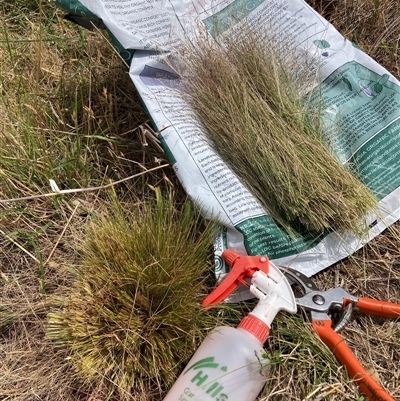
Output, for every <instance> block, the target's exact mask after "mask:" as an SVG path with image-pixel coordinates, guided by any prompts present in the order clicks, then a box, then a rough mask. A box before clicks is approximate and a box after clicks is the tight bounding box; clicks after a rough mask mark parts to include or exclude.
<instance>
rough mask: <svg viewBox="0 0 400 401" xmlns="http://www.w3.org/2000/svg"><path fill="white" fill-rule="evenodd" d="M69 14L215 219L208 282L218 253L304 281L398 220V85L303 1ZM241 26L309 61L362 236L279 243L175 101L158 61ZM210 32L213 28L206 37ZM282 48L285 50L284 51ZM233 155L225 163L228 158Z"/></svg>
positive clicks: (206, 1) (80, 6)
mask: <svg viewBox="0 0 400 401" xmlns="http://www.w3.org/2000/svg"><path fill="white" fill-rule="evenodd" d="M55 1H56V3H57V4H58V5H59V6H61V7H63V8H64V9H66V10H68V11H69V12H71V13H73V14H76V15H80V16H87V17H90V18H93V17H95V18H98V19H100V20H101V21H102V23H103V24H104V26H105V27H106V28H107V29H108V31H109V32H110V34H111V37H112V38H113V40H114V42H115V44H116V46H117V47H118V49H119V50H120V53H121V55H122V57H124V58H125V59H126V60H127V61H128V62H129V64H130V76H131V79H132V81H133V83H134V85H135V86H136V88H137V90H138V92H139V94H140V96H141V98H142V100H143V103H144V105H145V107H146V108H147V111H148V113H149V116H150V118H151V120H152V122H153V124H154V127H155V128H156V129H157V131H158V132H159V133H160V134H159V135H160V139H161V141H162V144H163V147H164V150H165V152H166V154H167V156H168V158H169V160H170V162H171V164H172V166H173V169H174V171H175V173H176V174H177V176H178V178H179V180H180V182H181V183H182V185H183V187H184V189H185V191H186V192H187V194H188V195H189V196H190V198H191V199H192V200H194V201H195V202H196V203H197V204H198V205H199V206H200V208H201V210H202V212H203V215H204V217H205V218H218V219H219V221H221V230H220V232H219V233H218V236H217V239H216V242H215V258H216V274H217V275H218V276H219V277H220V278H223V277H224V275H225V274H226V272H227V271H228V267H227V266H226V265H225V264H224V262H223V261H222V259H221V256H220V255H221V254H222V252H223V250H224V249H226V248H230V249H233V250H234V251H236V252H238V253H241V254H250V255H257V254H264V255H268V257H269V258H270V260H272V261H273V262H274V263H276V264H278V265H285V266H290V267H292V268H294V269H297V270H299V271H301V272H302V273H304V274H306V275H307V276H311V275H313V274H315V273H317V272H319V271H320V270H322V269H324V268H326V267H328V266H330V265H332V264H333V263H335V262H337V261H339V260H341V259H343V258H345V257H346V256H349V255H350V254H352V253H353V252H354V251H355V250H357V249H358V248H360V247H361V246H363V245H364V244H365V243H366V242H368V241H369V240H371V239H372V238H374V237H375V236H376V235H378V234H379V233H380V232H382V231H383V230H384V229H385V228H387V227H388V226H389V225H391V224H392V223H394V222H395V221H396V220H398V219H399V217H400V82H399V81H398V80H397V79H396V78H395V77H394V76H393V75H392V74H390V72H388V71H387V70H386V69H384V68H383V67H382V66H380V65H379V64H378V63H376V62H375V61H374V60H373V59H372V58H370V57H369V56H368V55H367V54H365V53H364V52H362V51H361V50H360V49H359V48H357V46H356V45H355V44H353V43H352V42H350V41H349V40H347V39H345V38H344V37H343V36H342V35H341V34H340V33H339V32H338V31H337V30H336V29H335V28H334V27H333V26H332V25H331V24H330V23H328V22H327V21H326V20H325V19H324V18H323V17H322V16H321V15H319V14H318V13H317V12H316V11H315V10H314V9H312V8H311V7H310V6H309V5H308V4H307V3H305V2H304V1H303V0H179V1H178V0H80V1H75V0H55ZM243 22H246V23H247V24H250V25H252V26H255V27H257V26H261V25H264V26H266V27H268V29H271V31H273V32H277V33H280V32H282V35H281V36H280V37H281V40H282V41H283V45H285V42H284V41H285V40H290V41H295V43H294V44H295V46H293V43H290V46H291V48H294V49H295V51H296V52H297V56H300V57H309V56H310V57H312V58H314V59H316V60H318V81H317V82H315V85H314V87H313V88H312V89H313V90H312V92H311V94H310V95H311V98H313V96H315V97H317V96H318V97H319V99H321V97H322V102H323V104H324V107H325V110H324V114H325V115H331V116H334V120H335V124H338V126H339V127H340V132H341V133H340V135H337V136H336V137H335V138H334V141H335V144H334V145H335V146H334V154H335V156H336V157H337V158H338V159H339V160H340V162H342V163H351V164H352V165H354V166H356V168H357V173H358V175H359V176H360V177H361V179H362V180H363V181H364V182H365V184H366V185H367V186H368V187H369V188H370V189H371V190H372V191H373V192H374V193H375V194H376V195H377V197H378V199H379V209H378V212H377V213H376V215H375V214H370V215H369V216H368V223H369V227H370V229H369V236H368V238H367V239H363V240H361V239H360V238H358V237H357V236H355V235H354V234H352V233H348V234H343V233H341V234H338V233H334V232H333V233H330V234H329V235H327V236H325V237H324V238H322V239H318V238H314V237H313V236H312V235H311V233H302V234H301V235H300V234H298V235H296V236H293V235H288V234H287V233H286V232H285V231H283V230H282V229H280V228H279V227H278V226H277V225H276V224H275V223H274V221H273V220H272V219H271V218H270V217H269V215H268V213H267V212H266V211H265V210H264V209H263V208H262V207H261V205H260V203H259V202H258V201H257V199H256V198H255V197H254V196H253V195H252V194H251V193H249V191H248V190H247V189H246V188H245V187H244V186H243V185H242V183H241V182H240V181H239V180H238V179H237V177H236V176H235V175H234V174H233V173H232V171H231V170H230V169H229V168H228V167H227V166H226V164H225V163H224V162H223V161H222V160H221V158H220V157H219V155H218V154H216V153H215V152H214V151H213V150H212V149H211V148H210V146H209V145H208V144H207V142H206V140H205V132H204V130H203V129H202V127H201V125H200V123H199V122H198V121H197V120H196V118H194V117H193V114H192V113H191V110H190V108H189V107H188V105H187V104H186V103H185V101H184V100H183V99H182V98H181V97H180V96H179V95H178V92H177V90H176V86H177V84H178V80H179V77H178V76H177V75H176V74H175V73H174V71H172V70H171V69H170V68H169V67H168V65H166V63H165V62H164V58H163V57H162V56H161V55H160V54H161V53H162V52H166V51H169V50H171V49H173V48H175V47H176V46H179V43H181V42H180V40H181V39H182V35H186V37H187V36H194V35H195V34H196V31H197V29H198V27H199V26H202V27H205V28H206V29H207V30H208V31H209V33H210V34H211V35H213V36H215V35H219V34H221V33H223V32H229V30H235V29H238V26H239V25H240V24H241V23H243ZM216 27H218V30H217V29H216ZM288 46H289V43H288ZM233 157H234V155H233Z"/></svg>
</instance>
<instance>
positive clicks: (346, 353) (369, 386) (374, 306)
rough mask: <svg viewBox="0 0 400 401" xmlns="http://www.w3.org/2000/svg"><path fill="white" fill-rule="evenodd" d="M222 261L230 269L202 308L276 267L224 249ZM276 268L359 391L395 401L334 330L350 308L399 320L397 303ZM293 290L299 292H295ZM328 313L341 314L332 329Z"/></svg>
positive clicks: (261, 258) (346, 318)
mask: <svg viewBox="0 0 400 401" xmlns="http://www.w3.org/2000/svg"><path fill="white" fill-rule="evenodd" d="M222 258H223V259H224V260H225V261H226V262H227V263H228V265H229V266H230V267H231V270H230V272H229V274H228V275H227V277H226V278H225V279H224V280H223V281H222V283H221V284H220V286H219V287H217V288H216V289H215V290H214V291H213V292H212V293H211V294H210V296H209V298H210V299H208V298H206V300H205V303H204V305H210V304H215V303H217V302H219V301H221V300H223V299H225V298H226V297H227V296H228V295H229V294H230V293H231V292H232V291H234V290H235V289H236V288H237V287H238V286H239V285H240V284H244V285H246V286H249V284H248V283H247V282H246V281H245V278H246V277H251V276H252V275H253V274H254V272H256V271H259V270H261V271H263V272H264V273H266V274H268V271H269V265H271V266H270V267H271V270H272V271H273V270H274V268H275V269H276V266H275V265H273V264H272V262H270V261H269V260H268V258H267V257H266V256H243V257H241V256H240V255H238V254H236V253H235V252H232V251H231V250H226V251H225V252H224V253H223V254H222ZM279 269H280V270H281V271H282V273H283V274H284V275H285V277H286V278H287V280H288V281H289V282H290V284H291V285H292V290H294V291H293V293H294V296H295V300H296V304H297V306H299V307H301V308H303V309H305V310H306V311H307V312H308V313H309V314H310V316H311V324H312V327H313V328H314V330H315V332H316V333H317V334H318V335H319V337H320V338H321V340H322V341H323V342H324V343H325V344H326V345H327V346H328V348H329V349H330V350H331V351H332V352H333V354H334V355H335V357H336V358H337V359H338V361H339V362H340V363H341V364H342V365H343V366H344V367H345V368H346V370H347V373H348V374H349V375H350V376H351V377H352V378H353V380H354V381H355V383H356V384H357V385H358V387H359V388H360V390H361V391H362V392H363V393H364V394H365V395H366V396H368V397H369V399H370V400H371V401H395V400H394V398H392V397H391V396H390V395H389V394H388V393H387V391H386V390H385V389H384V388H383V387H382V386H381V385H380V384H379V383H377V382H376V381H375V380H374V379H373V378H372V376H371V375H370V374H369V373H368V372H367V371H366V370H365V369H364V368H363V366H362V365H361V363H360V362H359V361H358V359H357V358H356V356H355V355H354V354H353V352H352V351H351V350H350V348H349V347H348V345H347V344H346V343H345V342H344V339H343V338H342V337H341V336H340V335H339V334H338V331H339V330H340V329H342V328H343V327H344V326H345V325H346V323H347V322H348V321H349V319H350V316H351V313H352V311H353V309H354V308H357V309H358V310H359V311H360V312H361V313H365V314H369V315H374V316H383V317H387V318H399V317H400V304H396V303H391V302H385V301H379V300H375V299H372V298H366V297H364V298H357V297H355V296H353V295H351V294H349V293H348V292H347V291H345V290H344V289H343V288H341V287H337V288H333V289H330V290H328V291H319V289H318V288H317V286H316V285H315V283H314V282H313V281H312V280H311V279H310V278H308V277H307V276H305V275H304V274H302V273H300V272H298V271H296V270H293V269H290V268H287V267H281V266H279ZM297 289H300V290H301V291H300V292H297V291H296V290H297ZM263 291H265V289H264V290H263ZM332 312H341V319H340V322H339V323H338V324H336V326H335V327H333V320H332V318H331V317H330V313H332Z"/></svg>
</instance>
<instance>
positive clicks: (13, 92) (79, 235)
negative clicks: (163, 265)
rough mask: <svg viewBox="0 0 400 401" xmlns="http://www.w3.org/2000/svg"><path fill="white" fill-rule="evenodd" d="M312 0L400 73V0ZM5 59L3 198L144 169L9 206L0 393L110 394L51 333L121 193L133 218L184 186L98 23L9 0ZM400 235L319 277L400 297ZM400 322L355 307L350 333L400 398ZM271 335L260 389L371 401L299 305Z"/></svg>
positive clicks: (1, 253)
mask: <svg viewBox="0 0 400 401" xmlns="http://www.w3.org/2000/svg"><path fill="white" fill-rule="evenodd" d="M310 4H311V5H313V6H314V7H315V8H316V9H318V10H319V11H320V12H321V13H322V14H323V15H325V16H326V17H327V18H328V19H330V20H331V21H332V22H333V23H334V25H335V26H336V27H337V28H338V29H339V30H340V31H341V32H342V33H343V34H345V35H346V36H348V37H349V38H350V39H352V40H354V41H355V42H356V43H358V44H359V46H360V47H361V48H363V49H364V50H365V51H366V52H367V53H369V54H370V55H372V56H373V57H375V58H376V59H377V60H378V61H379V62H381V63H382V64H383V65H384V66H385V67H386V68H388V69H389V70H390V71H391V72H392V73H393V74H394V75H396V76H397V77H398V78H400V60H399V51H398V46H399V40H400V12H399V8H398V1H397V0H375V1H372V0H336V1H332V2H327V1H324V0H310ZM0 60H1V62H0V116H1V118H0V199H8V198H11V197H17V196H18V197H19V196H30V195H35V194H40V193H47V192H50V187H49V183H48V180H49V179H54V180H55V181H56V182H57V184H58V186H59V187H60V188H61V189H67V188H69V189H74V188H75V189H77V188H87V187H93V186H99V185H103V184H107V183H109V182H111V181H115V180H119V179H122V178H125V177H128V176H132V175H136V174H139V173H143V172H145V174H143V175H140V176H136V177H135V178H133V179H131V180H128V181H125V182H123V183H121V184H119V185H117V186H115V187H113V188H108V189H107V190H97V191H91V192H82V193H76V194H71V195H65V196H57V197H51V198H50V197H48V198H38V199H33V200H30V201H24V202H17V203H1V204H0V399H1V400H7V401H8V400H13V401H14V400H16V401H17V400H18V401H33V400H48V401H61V400H66V401H72V400H82V401H83V400H85V401H88V400H99V401H100V400H104V399H105V396H106V393H105V392H104V389H103V388H99V387H98V386H96V383H90V381H89V382H88V381H86V382H85V381H84V380H81V379H80V378H79V377H78V376H77V373H76V369H74V367H73V365H72V364H71V363H70V360H71V354H70V352H71V350H70V348H68V347H65V348H57V347H55V346H54V342H53V341H52V340H50V339H48V337H47V336H46V331H47V321H48V313H49V312H54V311H57V310H59V309H58V308H59V306H58V300H59V299H60V297H61V298H63V297H66V296H68V294H70V292H71V287H72V286H73V285H74V280H75V275H74V273H73V271H72V269H71V268H72V267H78V266H82V265H83V259H84V257H85V255H82V254H81V253H80V252H79V251H78V250H79V249H81V247H80V246H79V247H78V246H77V245H78V244H79V245H80V244H81V242H82V241H84V240H85V236H86V233H87V231H86V229H85V227H86V225H87V223H88V222H90V221H91V220H92V219H93V218H94V217H95V216H96V215H97V214H98V213H99V212H100V210H103V211H104V210H107V209H110V210H112V209H113V207H115V199H118V204H119V205H120V207H121V208H122V211H123V213H126V214H127V215H129V213H130V211H131V210H132V209H134V208H135V207H136V206H137V205H141V204H143V202H145V201H147V200H148V199H150V198H154V188H155V187H160V188H161V189H162V190H165V189H167V188H169V189H170V188H174V189H175V191H176V193H178V194H181V195H180V197H182V194H183V193H182V190H181V188H180V187H179V184H178V183H177V181H176V179H175V176H174V175H173V172H172V170H171V169H170V168H169V167H163V168H159V169H158V170H154V171H150V172H146V171H147V170H150V169H152V168H158V167H160V166H162V165H163V164H164V163H165V162H166V160H165V156H164V154H163V153H162V152H161V151H160V149H159V148H158V147H157V144H156V142H155V141H154V140H153V139H152V138H153V136H152V135H151V134H150V135H146V133H148V132H149V131H148V130H147V128H145V126H144V124H146V122H147V116H146V114H145V113H144V111H143V110H142V108H141V106H140V103H139V100H138V98H137V96H136V94H135V91H134V89H133V87H132V84H131V83H130V80H129V76H128V74H127V69H126V67H125V66H124V65H123V64H122V62H121V61H120V59H119V58H118V56H117V55H115V53H114V52H113V51H112V50H111V49H110V47H109V46H108V45H107V44H106V42H105V41H104V39H103V37H102V36H101V35H100V34H99V33H97V32H94V33H90V32H86V31H82V30H80V29H78V28H77V27H76V26H73V25H71V24H70V23H69V22H66V21H64V20H63V19H62V13H61V12H60V11H58V10H56V9H55V7H54V6H53V4H52V3H51V2H44V1H39V2H37V1H34V0H29V1H22V0H3V1H2V2H1V4H0ZM180 201H181V199H180V200H179V202H178V203H180ZM399 244H400V225H399V224H395V225H394V226H393V227H392V229H391V230H387V231H386V232H385V233H383V234H382V235H380V236H379V237H378V238H377V239H376V240H375V241H373V243H371V244H370V245H368V246H367V247H365V248H364V249H363V250H360V251H359V252H358V253H357V254H356V255H354V256H353V257H351V258H348V259H347V260H345V261H343V262H340V263H338V264H337V265H335V266H334V267H332V268H330V269H328V270H327V271H326V272H322V273H320V274H318V275H317V276H316V281H317V283H318V284H319V285H321V287H323V288H330V287H332V286H335V285H337V284H341V285H343V286H344V287H345V288H346V289H347V290H349V291H350V292H352V293H354V294H355V295H360V296H372V297H376V298H379V299H385V300H390V301H392V302H400V246H399ZM104 246H107V243H106V242H105V243H104ZM188 268H190V267H188ZM56 301H57V302H56ZM399 325H400V323H399V322H398V321H397V322H395V321H390V320H385V319H379V318H371V317H365V316H358V315H357V316H355V318H354V319H353V320H352V321H351V323H350V324H349V325H348V326H347V328H346V329H345V330H344V331H343V333H342V334H343V336H344V337H345V338H346V340H347V341H348V343H349V345H350V346H351V348H352V349H353V350H354V351H355V353H356V355H357V356H358V357H359V358H360V360H361V361H362V363H363V364H364V366H366V367H367V368H368V369H369V371H370V372H371V373H372V374H374V375H375V376H376V377H377V378H379V380H380V381H381V383H382V384H383V385H384V386H385V387H386V388H387V390H388V391H389V392H390V393H391V394H392V396H393V397H394V398H395V399H400V371H399V360H400V354H399V349H400V327H399ZM272 333H273V335H272V337H271V339H270V351H268V352H271V356H272V359H273V361H274V362H275V363H274V364H273V367H272V374H271V379H270V380H269V381H268V383H267V387H266V391H265V392H264V393H263V394H262V396H261V399H262V400H281V399H282V400H283V399H285V400H302V399H305V400H323V399H326V400H335V401H336V400H338V401H344V400H360V401H361V400H363V399H364V398H363V396H362V395H360V394H359V393H358V391H357V389H356V387H355V386H354V385H353V384H352V383H351V381H350V380H349V379H348V378H347V376H346V374H345V373H344V371H343V369H342V368H341V367H340V366H339V365H338V364H337V363H336V361H335V360H334V358H333V357H332V356H331V354H330V353H329V352H328V351H327V350H326V349H325V347H324V346H322V345H321V343H320V341H319V340H318V339H316V338H315V335H314V334H313V333H312V332H311V330H310V328H309V327H308V326H307V325H304V324H303V319H302V317H301V316H294V317H292V318H288V317H287V316H281V317H280V319H279V321H278V322H277V323H276V324H275V325H274V328H273V332H272ZM195 345H196V344H193V347H195ZM184 362H185V361H182V363H184ZM103 373H104V372H99V374H103ZM111 385H112V384H111ZM131 398H132V400H135V399H139V396H137V395H135V394H133V395H132V396H131ZM114 399H116V400H118V396H117V395H116V396H114ZM161 399H162V394H160V395H158V396H155V397H154V400H156V401H160V400H161Z"/></svg>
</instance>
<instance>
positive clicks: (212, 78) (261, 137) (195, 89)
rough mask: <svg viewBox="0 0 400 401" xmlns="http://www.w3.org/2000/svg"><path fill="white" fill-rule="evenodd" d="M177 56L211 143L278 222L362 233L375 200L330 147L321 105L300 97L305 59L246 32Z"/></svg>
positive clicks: (201, 43) (203, 40)
mask: <svg viewBox="0 0 400 401" xmlns="http://www.w3.org/2000/svg"><path fill="white" fill-rule="evenodd" d="M178 57H180V63H181V64H182V65H183V67H182V71H183V72H182V76H183V80H184V88H185V90H184V93H183V96H185V97H186V99H187V100H188V102H189V103H190V105H191V106H192V108H193V110H194V112H195V113H196V115H197V116H198V118H199V119H200V121H201V123H202V124H203V125H204V126H205V128H206V130H207V140H208V141H209V143H210V144H211V146H212V147H213V148H214V149H215V150H216V152H217V153H218V154H219V155H220V156H221V157H222V158H223V160H225V162H226V163H227V164H228V165H229V166H230V168H231V169H232V171H233V172H234V173H235V174H236V175H237V176H238V177H239V179H240V180H241V181H242V182H243V183H244V184H245V185H246V186H247V188H248V189H249V190H250V191H251V192H252V193H253V194H254V195H255V196H256V197H257V198H258V199H259V201H260V202H261V204H262V205H263V206H264V207H265V209H266V210H268V211H269V212H270V213H271V215H272V216H273V217H274V218H275V219H276V220H277V221H278V222H279V223H281V224H282V225H283V226H284V227H286V228H287V229H288V230H291V229H293V228H294V229H300V230H301V229H304V228H306V229H307V230H312V231H317V232H323V231H325V230H340V231H347V230H353V231H355V232H357V233H362V231H363V229H362V227H361V225H360V223H361V219H362V218H363V216H364V215H365V213H366V212H368V211H370V210H372V209H373V208H374V207H375V205H376V202H377V201H376V198H375V196H374V195H373V194H372V193H371V192H370V191H369V190H368V188H367V187H366V186H365V185H364V184H363V183H362V182H361V181H359V180H358V179H357V178H356V177H355V176H354V175H353V174H352V173H351V172H350V171H349V167H350V166H343V165H341V164H340V163H339V162H338V161H337V160H336V159H335V158H334V156H333V155H332V153H331V152H330V150H329V149H328V146H327V144H326V143H325V141H324V132H323V131H324V127H323V124H322V116H321V114H320V110H318V106H317V110H315V109H309V108H308V106H307V104H306V102H305V101H304V99H303V98H302V97H301V86H302V85H303V86H306V85H307V82H301V78H300V81H295V79H294V78H293V75H294V71H295V70H296V69H297V70H298V71H301V70H302V69H303V68H302V65H301V64H300V61H296V60H294V59H289V60H287V59H286V60H284V58H283V57H284V55H283V54H282V53H281V51H280V50H278V49H277V48H276V46H275V47H274V44H273V42H272V41H271V40H269V39H268V35H266V34H259V35H256V34H254V33H252V32H250V29H246V28H245V29H244V30H243V31H242V32H241V33H240V37H236V36H230V37H224V38H223V39H219V40H215V41H214V40H212V39H210V38H201V37H200V38H199V39H198V41H197V43H196V44H195V45H187V46H186V47H185V51H184V52H182V54H181V55H179V56H178ZM289 63H290V64H291V65H290V66H289Z"/></svg>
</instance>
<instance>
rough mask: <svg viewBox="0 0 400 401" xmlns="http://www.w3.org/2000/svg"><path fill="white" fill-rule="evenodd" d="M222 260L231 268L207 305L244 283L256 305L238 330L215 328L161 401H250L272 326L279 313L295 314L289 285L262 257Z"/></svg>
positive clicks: (264, 367) (264, 365)
mask: <svg viewBox="0 0 400 401" xmlns="http://www.w3.org/2000/svg"><path fill="white" fill-rule="evenodd" d="M225 252H227V251H225ZM223 256H224V259H226V260H227V261H228V263H230V264H231V266H232V267H235V268H232V270H231V273H232V274H231V273H230V275H231V276H230V278H229V279H228V277H227V278H226V279H225V280H224V282H222V284H221V285H220V287H221V288H217V289H216V291H213V293H211V294H210V296H209V297H207V299H206V300H207V301H206V302H205V303H206V304H207V305H208V304H210V303H213V302H212V300H215V299H217V300H221V298H222V297H225V296H227V295H228V294H229V293H230V292H232V291H233V290H234V289H235V288H236V287H237V285H238V284H239V283H243V282H244V279H245V278H246V277H251V283H252V284H251V286H250V291H251V292H252V293H253V295H255V296H256V297H257V298H259V299H260V301H259V303H258V304H257V306H256V307H255V308H254V310H253V311H252V312H251V313H249V314H248V315H247V316H246V317H244V318H243V319H242V321H241V322H240V323H239V325H238V327H237V328H234V327H228V326H222V327H217V328H216V329H214V330H213V331H212V332H211V333H210V334H209V335H208V336H207V337H206V338H205V340H204V341H203V342H202V344H201V345H200V347H199V348H198V350H197V351H196V353H195V354H194V355H193V357H192V359H191V360H190V361H189V363H188V365H187V366H186V368H185V369H184V371H183V372H182V373H181V375H180V376H179V378H178V380H177V381H176V382H175V384H174V385H173V387H172V388H171V390H170V391H169V392H168V394H167V396H166V398H164V401H225V400H229V401H254V400H255V399H256V398H257V396H258V394H259V393H260V391H261V390H262V387H263V385H264V383H265V380H266V376H267V374H268V371H269V369H268V362H269V361H268V359H267V358H266V353H265V351H264V349H263V344H264V342H265V340H266V339H267V338H268V333H269V327H270V324H271V322H272V320H273V319H274V317H275V316H276V314H277V313H278V311H279V310H286V311H289V312H292V313H294V312H295V311H296V302H295V298H294V295H293V292H292V290H291V288H290V285H289V283H288V282H287V280H286V278H285V277H284V275H283V274H282V273H281V272H280V270H279V269H278V268H277V267H276V266H274V265H272V264H271V263H268V259H267V258H266V257H264V256H262V257H258V260H257V259H256V258H257V257H244V258H240V257H239V256H238V255H236V254H234V253H233V252H231V251H228V253H227V254H225V255H223ZM265 263H267V265H263V264H265ZM235 264H236V266H235ZM260 264H261V267H260ZM227 279H228V280H227ZM226 280H227V281H226Z"/></svg>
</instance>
